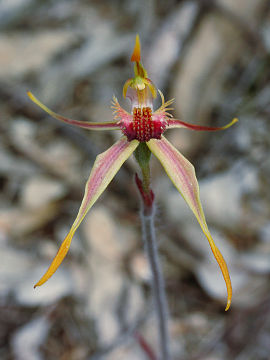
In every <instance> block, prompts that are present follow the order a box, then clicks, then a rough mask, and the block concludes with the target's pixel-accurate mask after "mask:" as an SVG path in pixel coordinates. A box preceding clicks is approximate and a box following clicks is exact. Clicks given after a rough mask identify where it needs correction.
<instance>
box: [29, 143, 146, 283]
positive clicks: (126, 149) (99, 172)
mask: <svg viewBox="0 0 270 360" xmlns="http://www.w3.org/2000/svg"><path fill="white" fill-rule="evenodd" d="M138 144H139V142H138V141H136V140H133V141H131V142H128V141H127V140H126V138H125V137H122V138H121V139H120V140H119V141H118V142H117V143H115V144H114V145H113V146H111V147H110V148H109V149H108V150H107V151H105V152H103V153H102V154H100V155H98V156H97V158H96V161H95V163H94V166H93V168H92V170H91V173H90V176H89V179H88V181H87V183H86V186H85V193H84V197H83V200H82V203H81V206H80V209H79V212H78V215H77V217H76V219H75V221H74V223H73V225H72V227H71V229H70V231H69V233H68V235H67V236H66V238H65V240H64V241H63V243H62V245H61V246H60V249H59V250H58V252H57V254H56V256H55V258H54V259H53V261H52V263H51V265H50V266H49V268H48V270H47V271H46V273H45V274H44V275H43V276H42V278H41V279H40V280H39V281H38V282H37V283H36V284H35V286H34V287H36V286H40V285H42V284H44V283H45V282H46V281H47V280H48V279H49V278H50V277H51V276H52V275H53V274H54V273H55V271H56V270H57V269H58V267H59V266H60V264H61V263H62V261H63V260H64V258H65V256H66V254H67V252H68V250H69V247H70V244H71V240H72V238H73V235H74V233H75V231H76V230H77V228H78V226H79V225H80V223H81V222H82V220H83V218H84V217H85V215H86V214H87V212H88V211H89V210H90V209H91V207H92V206H93V205H94V203H95V202H96V201H97V199H98V198H99V197H100V195H101V194H102V193H103V191H104V190H105V189H106V187H107V186H108V185H109V183H110V182H111V180H112V179H113V177H114V176H115V174H116V173H117V172H118V170H119V169H120V167H121V166H122V164H123V163H124V161H126V160H127V158H128V157H129V156H130V155H131V154H132V153H133V151H134V150H135V149H136V147H137V146H138Z"/></svg>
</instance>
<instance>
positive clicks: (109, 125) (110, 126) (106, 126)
mask: <svg viewBox="0 0 270 360" xmlns="http://www.w3.org/2000/svg"><path fill="white" fill-rule="evenodd" d="M27 95H28V96H29V98H30V99H31V100H32V101H33V102H34V103H35V104H37V105H38V106H39V107H40V108H41V109H42V110H44V111H46V112H47V113H48V114H49V115H51V116H52V117H53V118H55V119H57V120H60V121H63V122H65V123H67V124H70V125H75V126H78V127H81V128H83V129H87V130H120V127H119V125H118V122H117V121H108V122H87V121H79V120H73V119H69V118H66V117H64V116H62V115H59V114H57V113H55V112H54V111H52V110H50V109H49V108H47V106H45V105H44V104H42V103H41V102H40V101H39V100H38V99H37V98H36V97H35V96H34V95H33V94H32V93H31V92H30V91H28V92H27Z"/></svg>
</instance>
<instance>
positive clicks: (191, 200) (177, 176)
mask: <svg viewBox="0 0 270 360" xmlns="http://www.w3.org/2000/svg"><path fill="white" fill-rule="evenodd" d="M147 145H148V147H149V149H150V150H151V151H152V153H153V154H154V155H155V156H156V157H157V158H158V159H159V161H160V162H161V164H162V166H163V167H164V169H165V171H166V173H167V175H168V176H169V178H170V179H171V181H172V182H173V184H174V185H175V187H176V188H177V190H178V191H179V192H180V194H181V195H182V196H183V198H184V199H185V201H186V202H187V204H188V205H189V207H190V208H191V210H192V211H193V213H194V215H195V216H196V218H197V220H198V222H199V224H200V226H201V228H202V231H203V232H204V234H205V236H206V237H207V239H208V241H209V244H210V247H211V250H212V252H213V254H214V256H215V258H216V260H217V262H218V264H219V267H220V269H221V271H222V275H223V277H224V280H225V283H226V287H227V293H228V298H227V306H226V309H225V310H226V311H227V310H228V309H229V307H230V304H231V298H232V286H231V280H230V275H229V271H228V268H227V265H226V262H225V260H224V259H223V256H222V255H221V253H220V251H219V249H218V248H217V247H216V245H215V243H214V240H213V239H212V236H211V234H210V232H209V230H208V227H207V224H206V221H205V216H204V213H203V209H202V205H201V201H200V197H199V186H198V182H197V179H196V175H195V171H194V167H193V165H192V164H191V163H190V162H189V161H188V160H187V159H186V158H185V157H184V156H183V155H181V154H180V153H179V152H178V150H176V148H175V147H174V146H172V144H170V143H169V141H168V140H166V139H165V138H164V137H162V139H161V140H156V139H151V140H150V141H148V143H147Z"/></svg>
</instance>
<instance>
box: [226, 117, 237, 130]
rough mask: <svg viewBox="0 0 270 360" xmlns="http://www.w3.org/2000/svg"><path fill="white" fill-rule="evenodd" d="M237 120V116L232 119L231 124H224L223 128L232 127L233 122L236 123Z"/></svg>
mask: <svg viewBox="0 0 270 360" xmlns="http://www.w3.org/2000/svg"><path fill="white" fill-rule="evenodd" d="M237 121H238V119H237V118H234V119H232V121H231V122H230V123H229V124H227V125H225V126H223V127H222V129H223V130H225V129H228V128H229V127H231V126H232V125H233V124H235V123H236V122H237Z"/></svg>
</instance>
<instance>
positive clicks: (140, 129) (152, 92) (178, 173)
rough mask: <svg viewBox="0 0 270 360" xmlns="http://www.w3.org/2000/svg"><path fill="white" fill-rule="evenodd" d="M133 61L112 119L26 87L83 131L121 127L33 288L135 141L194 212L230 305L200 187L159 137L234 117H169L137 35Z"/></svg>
mask: <svg viewBox="0 0 270 360" xmlns="http://www.w3.org/2000/svg"><path fill="white" fill-rule="evenodd" d="M131 61H132V62H134V77H133V78H131V79H129V80H127V81H126V83H125V84H124V87H123V96H124V97H126V98H128V99H129V100H130V102H131V111H130V112H128V111H126V110H124V109H123V108H122V107H121V106H120V104H119V102H118V100H117V99H116V98H115V97H113V101H112V109H113V111H114V120H113V121H109V122H85V121H78V120H72V119H69V118H66V117H64V116H61V115H59V114H57V113H55V112H53V111H52V110H50V109H49V108H47V107H46V106H45V105H43V104H42V103H41V102H40V101H39V100H38V99H37V98H36V97H35V96H34V95H33V94H32V93H31V92H28V96H29V98H30V99H31V100H32V101H33V102H34V103H36V104H37V105H38V106H39V107H41V108H42V109H43V110H44V111H46V112H47V113H48V114H49V115H51V116H52V117H53V118H55V119H57V120H61V121H63V122H65V123H68V124H71V125H75V126H78V127H81V128H84V129H88V130H120V131H122V133H123V136H122V137H121V138H120V140H118V141H117V142H116V143H115V144H114V145H112V146H111V147H110V148H109V149H108V150H107V151H105V152H103V153H102V154H100V155H98V156H97V158H96V160H95V163H94V166H93V168H92V170H91V173H90V176H89V179H88V181H87V183H86V186H85V193H84V197H83V200H82V203H81V206H80V209H79V212H78V215H77V217H76V219H75V221H74V223H73V225H72V226H71V229H70V231H69V233H68V234H67V236H66V238H65V239H64V241H63V243H62V245H61V246H60V248H59V250H58V252H57V254H56V256H55V258H54V259H53V261H52V263H51V265H50V266H49V268H48V270H47V271H46V273H45V274H44V275H43V276H42V277H41V279H40V280H39V281H38V282H37V283H36V284H35V286H34V287H36V286H40V285H42V284H44V283H45V282H46V281H47V280H48V279H49V278H50V277H51V276H52V275H53V274H54V272H55V271H56V270H57V269H58V267H59V266H60V264H61V263H62V261H63V259H64V258H65V256H66V254H67V252H68V250H69V247H70V244H71V240H72V238H73V235H74V233H75V231H76V230H77V228H78V226H79V225H80V223H81V222H82V220H83V218H84V217H85V215H86V214H87V212H88V211H89V210H90V209H91V207H92V206H93V205H94V203H95V202H96V201H97V199H98V198H99V196H100V195H101V194H102V193H103V191H104V190H105V189H106V187H107V186H108V185H109V183H110V182H111V180H112V179H113V177H114V176H115V174H116V173H117V172H118V170H119V169H120V167H121V166H122V164H123V163H124V162H125V161H126V160H127V159H128V158H129V157H130V155H131V154H132V153H133V152H134V151H135V149H136V148H137V147H138V145H139V144H140V143H146V145H147V146H148V148H149V149H150V151H151V152H152V153H153V154H154V155H155V156H156V157H157V158H158V160H159V161H160V162H161V164H162V166H163V167H164V169H165V171H166V173H167V175H168V176H169V178H170V179H171V181H172V182H173V184H174V185H175V187H176V188H177V190H178V191H179V192H180V194H181V195H182V197H183V198H184V200H185V201H186V203H187V204H188V206H189V207H190V209H191V210H192V212H193V213H194V215H195V217H196V218H197V220H198V222H199V224H200V226H201V229H202V231H203V233H204V235H205V236H206V238H207V239H208V242H209V245H210V247H211V250H212V252H213V255H214V257H215V258H216V261H217V262H218V265H219V267H220V269H221V271H222V275H223V277H224V280H225V283H226V287H227V306H226V309H225V310H228V309H229V307H230V304H231V297H232V286H231V280H230V275H229V271H228V268H227V265H226V262H225V260H224V258H223V256H222V255H221V252H220V251H219V249H218V248H217V246H216V245H215V243H214V240H213V239H212V236H211V234H210V232H209V229H208V227H207V224H206V220H205V216H204V212H203V209H202V205H201V201H200V197H199V187H198V182H197V179H196V175H195V171H194V167H193V165H192V164H191V163H190V162H189V161H188V160H187V159H186V158H185V157H184V156H183V155H182V154H181V153H180V152H179V151H178V150H177V149H176V148H175V147H174V146H173V145H172V144H171V143H170V142H169V141H168V140H166V138H165V137H164V136H163V133H164V132H165V130H167V129H173V128H185V129H190V130H196V131H217V130H224V129H227V128H229V127H230V126H232V125H233V124H234V123H235V122H236V121H237V119H233V120H232V121H231V122H230V123H229V124H227V125H225V126H223V127H206V126H199V125H192V124H188V123H186V122H184V121H181V120H178V119H174V118H173V117H172V115H171V114H170V113H169V111H170V110H172V108H170V105H171V104H172V102H173V99H172V100H169V101H167V102H165V100H164V96H163V94H162V93H161V91H159V90H158V92H157V90H156V87H155V86H154V84H153V83H152V81H151V80H150V79H149V78H148V75H147V71H146V70H145V68H144V67H143V65H142V63H141V51H140V40H139V36H138V35H137V36H136V41H135V46H134V51H133V54H132V56H131ZM157 93H159V95H160V97H161V106H160V107H159V108H158V109H157V110H155V111H154V109H153V100H154V99H155V98H156V97H157Z"/></svg>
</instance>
